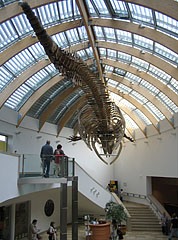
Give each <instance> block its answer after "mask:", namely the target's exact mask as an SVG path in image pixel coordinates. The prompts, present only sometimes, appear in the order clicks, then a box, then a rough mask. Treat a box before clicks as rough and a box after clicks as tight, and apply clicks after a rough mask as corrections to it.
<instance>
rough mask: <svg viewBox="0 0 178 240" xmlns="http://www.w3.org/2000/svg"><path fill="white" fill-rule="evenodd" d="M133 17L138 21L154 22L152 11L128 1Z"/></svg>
mask: <svg viewBox="0 0 178 240" xmlns="http://www.w3.org/2000/svg"><path fill="white" fill-rule="evenodd" d="M128 5H129V8H130V12H131V15H132V18H133V19H135V20H138V21H142V22H147V23H153V16H152V11H151V9H149V8H145V7H142V6H139V5H136V4H132V3H128Z"/></svg>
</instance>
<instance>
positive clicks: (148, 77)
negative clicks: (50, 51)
mask: <svg viewBox="0 0 178 240" xmlns="http://www.w3.org/2000/svg"><path fill="white" fill-rule="evenodd" d="M159 1H162V6H161V9H159V7H158V6H159V4H155V5H154V6H152V5H151V3H148V2H147V3H145V1H144V0H141V1H139V4H140V5H137V4H135V3H134V0H123V1H120V0H84V1H83V2H84V9H83V11H86V13H87V15H88V16H87V17H88V26H89V27H90V29H91V31H88V29H87V27H86V26H85V24H84V20H83V19H82V13H81V12H80V11H82V10H79V8H78V5H77V3H78V0H64V1H55V0H48V1H47V0H44V1H43V5H40V4H39V3H38V1H36V2H35V3H34V2H33V1H32V0H28V1H27V2H28V3H29V4H30V5H31V6H32V8H33V11H34V13H35V14H36V15H37V16H38V17H39V18H40V21H41V23H42V25H43V26H44V28H45V29H46V30H47V32H48V33H49V34H50V35H51V37H52V39H53V40H54V41H55V42H56V43H57V44H58V46H60V47H61V48H62V49H64V50H67V51H70V52H77V53H78V55H79V56H80V57H81V58H83V60H84V61H85V62H86V63H87V64H88V65H89V66H90V68H91V69H92V70H93V71H94V72H96V73H98V64H99V65H100V66H101V69H102V74H103V77H104V79H105V82H106V85H107V88H108V90H109V92H110V95H111V99H112V100H113V101H115V102H116V104H117V105H118V106H119V107H120V108H121V111H122V113H123V115H124V118H125V120H126V127H127V131H128V132H129V133H130V134H132V132H133V131H134V129H137V128H140V129H141V126H145V128H146V127H147V126H148V125H151V124H152V125H153V126H154V127H155V128H157V126H158V123H159V121H161V120H163V119H167V120H168V121H169V123H170V124H171V125H172V126H173V116H174V114H175V113H177V112H178V42H177V40H178V15H176V14H175V12H176V10H175V9H177V12H178V3H177V2H176V1H173V0H158V1H157V2H159ZM12 9H14V11H12ZM171 9H174V11H171ZM7 13H9V14H7ZM91 39H93V41H94V44H92V42H91ZM94 48H95V49H94ZM95 51H97V53H98V56H99V59H97V58H96V59H95V57H96V54H95ZM72 87H73V90H71V92H70V94H69V95H68V97H65V98H63V99H62V101H61V102H60V103H59V104H58V106H57V107H56V108H55V109H54V111H53V112H52V113H51V115H50V116H49V118H48V119H47V120H46V121H48V122H50V123H54V124H59V123H60V120H61V119H62V117H63V116H64V115H65V114H66V113H67V112H68V111H69V109H70V108H71V107H72V106H73V105H74V103H75V102H77V101H78V99H80V98H81V97H82V96H83V94H84V93H83V92H82V90H81V89H80V88H78V89H75V86H73V84H72V82H71V81H70V80H69V79H66V78H64V77H63V76H61V74H60V73H59V72H58V71H57V70H56V69H55V67H54V65H53V64H51V62H50V61H49V59H48V57H47V56H46V54H45V51H44V49H43V47H42V46H41V44H40V43H39V42H38V39H37V38H36V36H35V34H34V32H33V30H32V28H31V26H30V24H29V22H28V20H27V18H26V16H25V15H24V14H23V12H22V10H21V8H20V6H19V4H18V1H15V0H0V95H1V101H0V106H1V107H2V106H5V107H8V108H11V109H13V110H15V111H17V112H18V113H19V115H20V116H22V115H23V114H24V115H28V116H31V117H34V118H37V119H40V117H41V116H42V114H43V112H45V111H47V109H48V108H49V106H51V104H52V103H53V102H54V101H57V100H56V99H57V98H58V97H59V96H60V95H61V96H62V94H63V92H64V91H65V90H66V89H69V88H71V89H72ZM32 98H33V99H35V102H34V103H33V104H32V105H31V102H32V101H30V100H31V99H32ZM33 101H34V100H33ZM78 112H79V109H76V111H75V113H74V114H73V115H72V116H71V117H70V119H69V120H68V122H67V123H66V126H67V127H71V128H74V127H75V126H76V122H77V115H78ZM19 124H20V123H19ZM140 124H141V125H140Z"/></svg>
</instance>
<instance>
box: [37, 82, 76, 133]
mask: <svg viewBox="0 0 178 240" xmlns="http://www.w3.org/2000/svg"><path fill="white" fill-rule="evenodd" d="M77 89H79V87H78V86H77V87H73V86H70V87H68V88H67V89H65V91H64V92H63V93H61V94H60V95H58V96H57V97H56V98H55V100H54V101H52V103H51V104H49V105H48V106H47V108H46V109H45V111H44V112H43V113H42V115H41V116H40V118H39V130H38V132H40V130H41V128H42V127H43V125H44V124H45V122H46V121H47V120H48V119H49V117H50V116H51V114H52V113H53V112H54V110H55V109H56V108H57V106H58V105H59V104H60V103H61V102H62V101H64V100H65V99H66V98H67V97H68V96H69V95H70V94H71V93H74V92H75V91H76V90H77Z"/></svg>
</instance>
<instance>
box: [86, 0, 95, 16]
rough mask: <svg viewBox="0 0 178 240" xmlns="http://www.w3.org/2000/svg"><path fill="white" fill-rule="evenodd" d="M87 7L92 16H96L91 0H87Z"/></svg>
mask: <svg viewBox="0 0 178 240" xmlns="http://www.w3.org/2000/svg"><path fill="white" fill-rule="evenodd" d="M86 4H87V8H88V11H89V13H90V15H91V16H96V15H97V14H96V11H95V8H94V7H93V5H92V4H91V1H90V0H86Z"/></svg>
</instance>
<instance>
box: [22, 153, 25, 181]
mask: <svg viewBox="0 0 178 240" xmlns="http://www.w3.org/2000/svg"><path fill="white" fill-rule="evenodd" d="M24 161H25V156H24V154H23V155H22V176H23V177H24V164H25V163H24Z"/></svg>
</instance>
